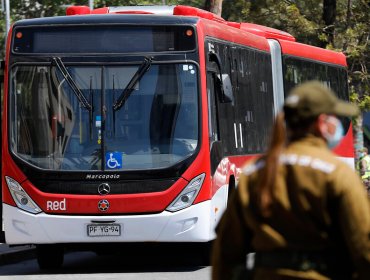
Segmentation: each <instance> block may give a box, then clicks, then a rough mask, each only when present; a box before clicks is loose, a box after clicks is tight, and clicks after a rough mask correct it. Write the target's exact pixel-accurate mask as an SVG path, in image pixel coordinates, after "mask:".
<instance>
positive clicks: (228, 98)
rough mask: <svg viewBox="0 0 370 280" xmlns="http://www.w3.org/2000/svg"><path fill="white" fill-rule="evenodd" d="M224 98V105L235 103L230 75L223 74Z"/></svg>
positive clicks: (222, 99)
mask: <svg viewBox="0 0 370 280" xmlns="http://www.w3.org/2000/svg"><path fill="white" fill-rule="evenodd" d="M221 76H222V98H221V101H222V102H223V103H234V96H233V86H232V85H231V79H230V76H229V75H228V74H222V75H221Z"/></svg>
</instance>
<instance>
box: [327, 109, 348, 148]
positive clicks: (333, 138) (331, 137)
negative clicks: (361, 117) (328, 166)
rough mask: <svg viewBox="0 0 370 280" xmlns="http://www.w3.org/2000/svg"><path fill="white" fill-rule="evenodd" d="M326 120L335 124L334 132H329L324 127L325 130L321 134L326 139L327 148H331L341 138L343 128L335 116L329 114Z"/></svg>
mask: <svg viewBox="0 0 370 280" xmlns="http://www.w3.org/2000/svg"><path fill="white" fill-rule="evenodd" d="M327 121H328V122H330V123H331V124H332V125H334V126H335V132H334V134H330V133H329V132H328V130H327V129H326V131H323V133H322V134H323V136H324V137H325V139H326V141H327V144H328V147H329V149H333V148H335V147H336V146H337V145H338V144H339V142H340V141H341V140H342V138H343V132H344V129H343V125H342V123H341V122H340V120H338V119H337V118H335V117H332V116H329V117H328V120H327Z"/></svg>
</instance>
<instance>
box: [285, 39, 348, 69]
mask: <svg viewBox="0 0 370 280" xmlns="http://www.w3.org/2000/svg"><path fill="white" fill-rule="evenodd" d="M278 41H279V43H280V46H281V50H282V53H283V55H288V56H295V57H300V58H305V59H308V60H315V61H321V62H323V63H330V64H337V65H340V66H343V67H346V66H347V61H346V56H345V55H344V54H343V53H341V52H335V51H331V50H327V49H323V48H319V47H314V46H310V45H306V44H301V43H298V42H291V41H284V40H278Z"/></svg>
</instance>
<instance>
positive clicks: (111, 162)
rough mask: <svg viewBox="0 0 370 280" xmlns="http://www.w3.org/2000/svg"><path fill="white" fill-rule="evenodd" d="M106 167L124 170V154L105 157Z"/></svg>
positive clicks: (114, 153)
mask: <svg viewBox="0 0 370 280" xmlns="http://www.w3.org/2000/svg"><path fill="white" fill-rule="evenodd" d="M105 160H106V161H105V166H106V167H107V168H108V169H120V168H122V153H119V152H111V153H107V154H106V155H105Z"/></svg>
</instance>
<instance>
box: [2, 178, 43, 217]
mask: <svg viewBox="0 0 370 280" xmlns="http://www.w3.org/2000/svg"><path fill="white" fill-rule="evenodd" d="M5 180H6V183H7V185H8V188H9V191H10V194H11V195H12V197H13V199H14V201H15V203H16V204H17V206H18V208H20V209H22V210H24V211H27V212H30V213H32V214H37V213H40V212H41V209H40V208H39V207H38V206H37V204H36V203H35V202H34V201H33V200H32V199H31V197H29V195H28V194H27V193H26V192H25V191H24V189H23V188H22V187H21V185H20V184H19V183H18V182H17V181H16V180H14V179H12V178H10V177H8V176H5Z"/></svg>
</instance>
